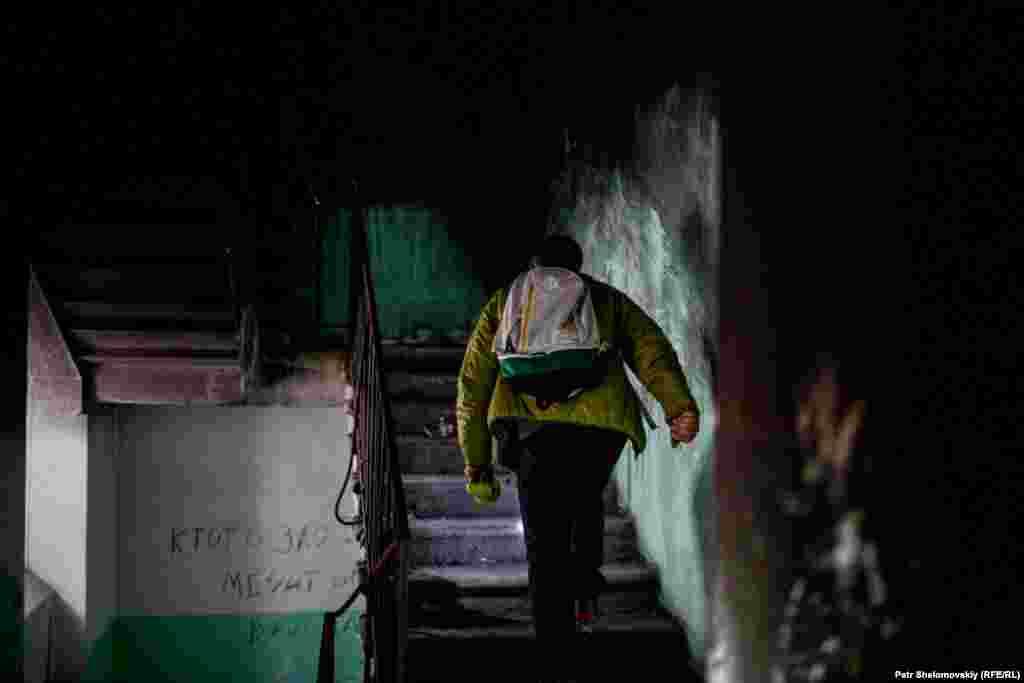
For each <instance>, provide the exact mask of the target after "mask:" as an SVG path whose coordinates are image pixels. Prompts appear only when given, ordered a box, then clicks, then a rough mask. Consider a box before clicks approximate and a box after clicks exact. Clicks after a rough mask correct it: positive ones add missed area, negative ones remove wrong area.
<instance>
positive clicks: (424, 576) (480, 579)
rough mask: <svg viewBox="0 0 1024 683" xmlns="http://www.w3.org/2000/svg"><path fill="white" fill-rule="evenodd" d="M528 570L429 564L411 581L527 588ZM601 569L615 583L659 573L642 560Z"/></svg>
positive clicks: (413, 574) (463, 586) (519, 564)
mask: <svg viewBox="0 0 1024 683" xmlns="http://www.w3.org/2000/svg"><path fill="white" fill-rule="evenodd" d="M528 572H529V568H528V564H527V563H526V562H507V563H502V564H494V565H490V566H473V565H456V566H425V567H417V568H415V569H412V570H410V572H409V583H410V584H414V583H428V582H432V581H443V582H451V583H454V584H455V585H456V586H457V587H458V588H459V589H480V588H491V587H493V588H502V587H509V588H512V587H514V588H524V589H525V588H526V585H527V580H528V577H529V573H528ZM601 573H602V574H604V577H605V580H606V581H607V582H608V584H609V586H612V587H614V586H621V585H628V584H635V583H643V582H647V581H653V580H655V579H656V578H657V575H658V571H657V567H655V565H653V564H651V563H649V562H640V561H627V562H609V563H607V564H604V565H602V566H601Z"/></svg>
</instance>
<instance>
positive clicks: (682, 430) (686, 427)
mask: <svg viewBox="0 0 1024 683" xmlns="http://www.w3.org/2000/svg"><path fill="white" fill-rule="evenodd" d="M670 427H671V429H672V440H673V441H681V442H682V443H690V442H691V441H693V440H694V439H695V438H697V432H698V431H699V430H700V417H699V416H698V415H697V413H696V412H695V411H692V410H688V411H686V412H685V413H683V414H681V415H679V416H678V417H676V418H675V419H674V420H672V422H671V424H670Z"/></svg>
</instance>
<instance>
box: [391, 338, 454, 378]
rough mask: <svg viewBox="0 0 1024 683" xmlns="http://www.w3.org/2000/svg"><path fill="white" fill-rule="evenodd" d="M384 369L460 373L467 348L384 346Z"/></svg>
mask: <svg viewBox="0 0 1024 683" xmlns="http://www.w3.org/2000/svg"><path fill="white" fill-rule="evenodd" d="M381 352H382V353H383V355H384V367H385V370H386V371H388V372H392V371H396V370H418V371H421V372H422V371H425V370H444V371H446V372H451V373H458V371H459V369H460V368H461V367H462V358H463V357H464V356H465V355H466V347H465V346H454V345H453V346H436V345H431V346H412V345H405V344H382V345H381Z"/></svg>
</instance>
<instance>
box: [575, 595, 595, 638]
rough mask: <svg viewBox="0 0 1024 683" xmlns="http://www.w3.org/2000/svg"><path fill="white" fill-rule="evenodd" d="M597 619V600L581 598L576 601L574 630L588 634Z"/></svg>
mask: <svg viewBox="0 0 1024 683" xmlns="http://www.w3.org/2000/svg"><path fill="white" fill-rule="evenodd" d="M597 618H598V611H597V598H581V599H579V600H577V601H576V630H578V631H582V632H584V633H589V632H590V631H591V630H592V629H593V627H594V622H596V621H597Z"/></svg>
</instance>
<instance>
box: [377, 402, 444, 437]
mask: <svg viewBox="0 0 1024 683" xmlns="http://www.w3.org/2000/svg"><path fill="white" fill-rule="evenodd" d="M391 417H392V418H393V419H394V425H395V433H396V434H416V435H420V434H423V433H424V432H423V428H424V427H426V426H428V425H430V426H434V425H436V424H437V423H438V421H439V420H440V419H441V418H442V417H445V418H447V419H449V420H451V421H452V422H453V423H454V420H455V400H454V399H452V400H450V401H424V400H414V401H393V402H392V403H391Z"/></svg>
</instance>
